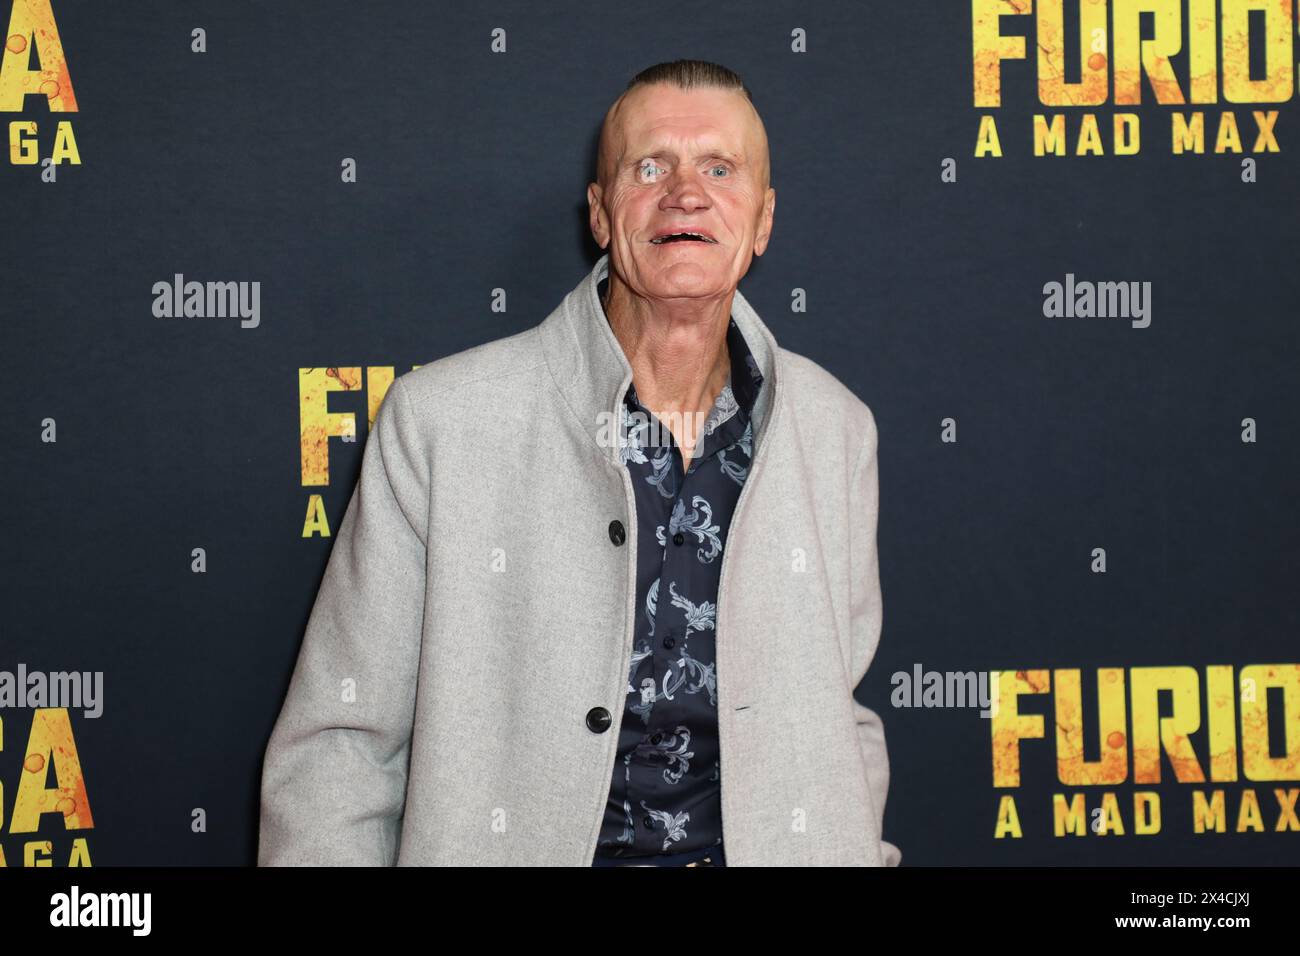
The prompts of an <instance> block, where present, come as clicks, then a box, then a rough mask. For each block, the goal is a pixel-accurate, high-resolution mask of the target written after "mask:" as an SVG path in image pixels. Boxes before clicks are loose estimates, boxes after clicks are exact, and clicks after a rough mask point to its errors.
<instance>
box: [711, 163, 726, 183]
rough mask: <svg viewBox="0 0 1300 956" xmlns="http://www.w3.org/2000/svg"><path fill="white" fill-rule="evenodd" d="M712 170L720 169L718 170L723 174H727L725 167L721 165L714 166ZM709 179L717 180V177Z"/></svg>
mask: <svg viewBox="0 0 1300 956" xmlns="http://www.w3.org/2000/svg"><path fill="white" fill-rule="evenodd" d="M713 168H714V169H720V170H722V171H723V172H724V173H725V172H728V170H727V167H726V166H723V165H720V164H719V165H717V166H714V167H713ZM711 178H713V179H717V178H718V177H717V176H713V177H711Z"/></svg>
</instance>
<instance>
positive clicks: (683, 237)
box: [650, 232, 718, 246]
mask: <svg viewBox="0 0 1300 956" xmlns="http://www.w3.org/2000/svg"><path fill="white" fill-rule="evenodd" d="M650 242H651V243H652V244H654V245H656V246H662V245H664V244H666V243H669V242H704V243H708V244H710V245H717V244H718V240H716V239H714V238H713V237H712V236H706V235H704V234H703V233H699V232H673V233H667V234H665V235H662V236H655V237H654V238H653V239H651V240H650Z"/></svg>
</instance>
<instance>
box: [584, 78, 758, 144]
mask: <svg viewBox="0 0 1300 956" xmlns="http://www.w3.org/2000/svg"><path fill="white" fill-rule="evenodd" d="M601 146H602V151H603V152H604V154H605V162H606V163H614V162H617V161H619V160H621V159H628V158H631V157H634V156H641V155H649V154H651V153H655V152H658V151H661V150H662V151H671V152H678V153H681V152H683V151H685V150H690V151H692V152H694V151H696V150H701V151H706V152H707V151H716V152H718V153H721V154H732V155H734V156H735V158H737V159H740V160H748V161H749V162H753V163H760V162H763V161H764V160H765V158H766V157H765V152H766V137H765V134H764V130H763V124H762V121H761V120H760V119H759V117H758V113H757V112H756V111H755V110H754V107H753V105H752V104H751V103H750V102H749V100H748V99H747V98H746V97H745V95H744V94H743V93H740V92H738V91H736V90H724V89H694V90H680V89H677V88H676V87H673V86H669V85H664V84H655V85H652V86H639V87H635V88H633V89H631V90H628V91H627V92H626V93H625V94H624V95H623V96H622V97H621V98H620V99H619V100H618V101H617V102H615V103H614V105H613V106H611V107H610V109H609V111H608V112H607V113H606V115H605V123H604V127H603V128H602V130H601Z"/></svg>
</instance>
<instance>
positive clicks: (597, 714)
mask: <svg viewBox="0 0 1300 956" xmlns="http://www.w3.org/2000/svg"><path fill="white" fill-rule="evenodd" d="M611 723H612V719H611V718H610V716H609V711H607V710H606V709H605V708H604V707H593V708H591V710H589V711H587V729H588V730H590V731H591V732H592V733H593V734H603V733H604V732H605V731H607V730H609V725H610V724H611Z"/></svg>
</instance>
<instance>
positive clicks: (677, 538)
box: [673, 531, 686, 545]
mask: <svg viewBox="0 0 1300 956" xmlns="http://www.w3.org/2000/svg"><path fill="white" fill-rule="evenodd" d="M685 540H686V535H684V534H682V533H681V532H680V531H678V532H677V533H676V534H675V535H673V544H676V545H680V544H681V543H682V542H683V541H685Z"/></svg>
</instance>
